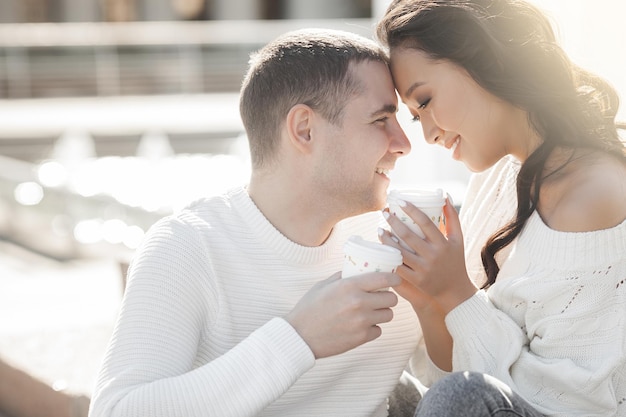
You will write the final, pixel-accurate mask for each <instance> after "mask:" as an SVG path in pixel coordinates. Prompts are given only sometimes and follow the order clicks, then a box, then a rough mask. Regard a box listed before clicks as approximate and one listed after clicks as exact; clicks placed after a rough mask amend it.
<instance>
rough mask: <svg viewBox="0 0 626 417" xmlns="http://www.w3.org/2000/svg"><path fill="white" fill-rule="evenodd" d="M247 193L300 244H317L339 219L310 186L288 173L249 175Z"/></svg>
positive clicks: (270, 219) (281, 230)
mask: <svg viewBox="0 0 626 417" xmlns="http://www.w3.org/2000/svg"><path fill="white" fill-rule="evenodd" d="M248 193H249V195H250V198H252V201H254V203H255V204H256V206H257V207H258V208H259V210H261V212H262V213H263V215H264V216H265V217H266V218H267V219H268V220H269V221H270V223H272V225H274V227H276V229H278V230H279V231H280V232H281V233H282V234H283V235H285V236H286V237H287V238H288V239H290V240H292V241H293V242H295V243H298V244H300V245H302V246H310V247H314V246H319V245H321V244H323V243H324V242H325V241H326V239H328V237H329V236H330V233H331V231H332V229H333V227H334V226H335V224H336V223H337V222H338V221H339V220H341V218H340V217H339V216H338V215H336V214H334V213H332V212H330V211H329V210H328V207H324V204H323V203H320V201H321V200H323V196H321V198H316V197H315V192H314V189H312V187H309V186H307V184H306V183H298V179H297V178H296V177H295V176H293V175H291V176H289V175H281V174H277V173H270V174H268V173H266V174H258V173H257V174H255V173H253V174H252V178H251V180H250V184H249V186H248Z"/></svg>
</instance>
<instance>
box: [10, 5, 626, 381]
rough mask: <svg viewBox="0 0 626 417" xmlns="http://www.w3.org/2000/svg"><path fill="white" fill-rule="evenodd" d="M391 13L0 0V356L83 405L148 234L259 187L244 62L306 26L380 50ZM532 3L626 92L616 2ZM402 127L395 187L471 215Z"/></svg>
mask: <svg viewBox="0 0 626 417" xmlns="http://www.w3.org/2000/svg"><path fill="white" fill-rule="evenodd" d="M387 3H388V0H315V1H312V0H0V357H9V358H10V359H11V360H12V361H14V362H16V363H18V364H19V365H21V366H23V367H25V368H26V369H28V370H30V371H32V372H33V373H35V374H36V375H38V376H41V377H42V378H44V379H45V380H47V381H50V382H51V383H55V384H56V386H57V387H59V388H64V387H68V388H69V389H72V390H78V391H82V392H85V393H88V391H89V390H90V388H91V384H92V383H93V377H94V374H95V371H96V370H97V368H98V366H99V361H100V359H101V354H102V352H103V349H104V346H105V344H106V341H107V340H108V337H109V332H110V329H111V324H112V322H113V320H114V317H115V314H116V309H117V306H118V305H119V301H120V298H121V294H122V285H123V284H122V283H123V274H124V267H125V264H126V263H127V262H128V260H129V259H130V257H131V256H132V254H133V251H134V249H135V248H136V247H137V245H138V244H139V242H140V241H141V239H142V238H143V234H144V233H145V232H146V231H147V229H148V228H149V227H150V226H151V224H152V223H154V221H156V220H157V219H158V218H160V217H162V216H164V215H167V214H169V213H171V212H173V211H175V210H177V209H179V208H180V207H182V206H184V205H185V204H186V203H188V202H189V201H190V200H193V199H195V198H198V197H201V196H205V195H211V194H216V193H219V192H222V191H224V190H225V189H227V188H229V187H231V186H234V185H238V184H241V183H244V182H245V181H246V180H247V178H248V175H249V168H248V150H247V141H246V138H245V136H244V134H243V128H242V125H241V121H240V119H239V112H238V90H239V85H240V82H241V79H242V77H243V75H244V73H245V70H246V68H247V62H248V57H249V54H250V53H251V52H253V51H255V50H256V49H258V48H259V47H260V46H262V45H263V44H265V43H267V42H268V41H270V40H271V39H273V38H275V37H276V36H278V35H279V34H281V33H283V32H286V31H288V30H292V29H297V28H302V27H312V26H317V27H328V28H335V29H343V30H348V31H353V32H356V33H359V34H362V35H364V36H367V37H372V36H373V28H374V25H375V22H376V19H377V17H379V16H380V15H381V14H382V12H383V10H384V8H385V7H386V4H387ZM535 3H537V4H538V5H539V6H541V7H544V8H545V9H546V10H548V11H549V13H551V15H552V17H553V19H554V21H555V23H556V24H557V26H558V28H559V32H560V37H561V38H562V40H563V42H564V44H565V46H566V49H567V50H568V52H570V53H571V54H572V56H573V58H574V59H575V61H576V62H577V63H579V64H580V65H582V66H585V67H587V68H589V69H591V70H594V71H596V72H598V73H599V74H600V75H603V76H605V77H606V78H607V79H608V80H610V81H611V82H612V83H613V84H614V85H615V86H616V87H617V88H618V90H619V91H620V93H621V96H622V98H624V97H626V76H625V75H624V74H626V53H624V52H626V34H625V32H624V31H623V30H622V26H623V16H624V15H626V6H625V5H624V3H623V2H622V0H597V1H595V2H590V1H588V0H568V1H567V2H564V1H562V0H535ZM260 111H262V109H260ZM620 117H621V118H622V119H623V120H624V119H626V111H625V109H624V107H623V108H622V109H621V111H620ZM398 118H399V120H400V122H401V124H402V125H403V127H404V128H405V130H406V131H407V134H408V136H409V138H410V139H411V141H412V145H413V150H412V152H411V154H410V155H409V156H408V157H405V158H402V159H401V160H400V161H399V162H398V164H397V168H396V169H395V170H394V172H393V173H392V187H402V186H413V187H418V186H425V187H441V188H444V189H446V191H448V192H450V194H452V196H453V198H454V200H455V202H456V203H457V204H458V205H461V204H462V201H463V197H464V190H465V186H466V184H467V180H468V178H469V172H468V171H467V170H466V169H465V167H464V166H463V165H462V164H460V163H458V162H454V161H452V159H451V158H450V156H449V154H448V152H447V151H445V150H444V149H439V148H440V147H431V146H427V145H425V143H424V140H423V137H422V133H421V128H420V126H419V125H418V124H417V125H416V124H411V123H410V119H411V117H410V115H409V114H408V112H407V111H406V109H405V108H404V107H403V106H401V109H400V112H399V114H398Z"/></svg>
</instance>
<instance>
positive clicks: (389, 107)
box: [372, 104, 398, 117]
mask: <svg viewBox="0 0 626 417" xmlns="http://www.w3.org/2000/svg"><path fill="white" fill-rule="evenodd" d="M397 111H398V106H396V105H395V104H385V105H384V106H383V107H381V108H380V109H378V110H376V111H375V112H373V113H372V117H376V116H380V115H382V114H389V113H395V112H397Z"/></svg>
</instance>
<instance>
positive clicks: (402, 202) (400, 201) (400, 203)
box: [398, 200, 406, 207]
mask: <svg viewBox="0 0 626 417" xmlns="http://www.w3.org/2000/svg"><path fill="white" fill-rule="evenodd" d="M398 205H399V206H400V207H406V201H404V200H398Z"/></svg>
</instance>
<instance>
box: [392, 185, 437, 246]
mask: <svg viewBox="0 0 626 417" xmlns="http://www.w3.org/2000/svg"><path fill="white" fill-rule="evenodd" d="M401 200H404V201H407V202H409V203H411V204H413V205H414V206H415V207H417V208H419V209H420V210H422V211H423V212H424V213H425V214H426V215H427V216H428V217H430V220H432V222H433V223H434V224H435V225H436V226H437V227H439V224H440V223H441V220H442V218H443V206H444V205H445V203H446V196H445V194H444V192H443V190H442V189H441V188H437V189H434V190H427V189H407V190H391V191H390V192H389V195H388V196H387V205H388V207H389V213H391V214H393V215H394V216H396V217H397V218H398V219H400V220H401V221H402V223H404V224H405V225H407V226H408V227H409V229H411V230H412V231H413V232H414V233H415V234H417V235H418V236H419V237H421V238H424V237H425V236H424V233H423V232H422V229H420V227H419V226H418V225H417V224H416V223H415V222H414V221H413V219H411V218H410V217H409V215H408V214H406V213H405V212H404V210H402V207H400V205H399V204H398V203H399V201H401ZM400 243H401V244H403V246H404V247H405V248H407V249H410V248H409V247H408V245H406V244H405V243H404V242H400Z"/></svg>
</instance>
